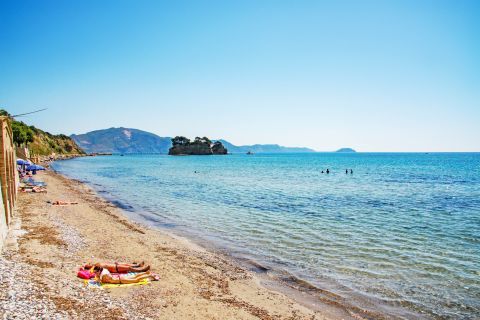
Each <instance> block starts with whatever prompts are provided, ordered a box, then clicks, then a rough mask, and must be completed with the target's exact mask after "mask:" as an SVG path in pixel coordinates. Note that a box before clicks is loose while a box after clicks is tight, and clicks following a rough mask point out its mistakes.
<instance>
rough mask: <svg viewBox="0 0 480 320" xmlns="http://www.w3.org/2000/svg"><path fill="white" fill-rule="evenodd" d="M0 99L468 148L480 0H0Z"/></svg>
mask: <svg viewBox="0 0 480 320" xmlns="http://www.w3.org/2000/svg"><path fill="white" fill-rule="evenodd" d="M0 107H1V108H5V109H7V110H9V111H10V112H11V113H14V114H15V113H22V112H27V111H30V110H34V109H37V108H43V107H46V108H48V110H47V111H44V112H42V113H38V114H35V115H31V116H29V117H25V118H22V119H23V121H25V122H27V123H29V124H34V125H36V126H38V127H40V128H42V129H44V130H47V131H49V132H52V133H65V134H71V133H84V132H87V131H91V130H96V129H103V128H109V127H118V126H124V127H130V128H138V129H142V130H146V131H151V132H154V133H156V134H159V135H161V136H174V135H185V136H189V137H194V136H197V135H199V136H205V135H206V136H209V137H211V138H224V139H226V140H229V141H231V142H232V143H234V144H253V143H279V144H282V145H287V146H307V147H312V148H314V149H316V150H321V151H326V150H335V149H337V148H340V147H353V148H356V149H358V150H361V151H480V1H464V0H457V1H441V0H436V1H426V0H420V1H281V0H276V1H268V0H265V1H263V0H255V1H249V0H242V1H133V0H132V1H118V0H117V1H60V0H58V1H49V0H44V1H4V0H0Z"/></svg>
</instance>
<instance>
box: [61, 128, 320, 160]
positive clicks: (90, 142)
mask: <svg viewBox="0 0 480 320" xmlns="http://www.w3.org/2000/svg"><path fill="white" fill-rule="evenodd" d="M70 137H71V138H72V139H73V140H74V141H75V142H76V143H77V144H78V145H79V146H80V147H81V148H82V149H83V150H84V151H85V152H87V153H120V154H122V153H125V154H127V153H160V154H167V153H168V150H169V149H170V147H171V146H172V141H171V138H170V137H159V136H157V135H156V134H153V133H150V132H146V131H142V130H138V129H131V128H122V127H121V128H110V129H103V130H95V131H91V132H87V133H84V134H72V135H71V136H70ZM218 141H221V142H222V144H223V145H224V146H225V147H226V148H227V150H228V152H229V153H247V152H252V153H287V152H315V150H313V149H309V148H291V147H283V146H280V145H278V144H255V145H249V146H236V145H233V144H231V143H230V142H228V141H226V140H223V139H219V140H218Z"/></svg>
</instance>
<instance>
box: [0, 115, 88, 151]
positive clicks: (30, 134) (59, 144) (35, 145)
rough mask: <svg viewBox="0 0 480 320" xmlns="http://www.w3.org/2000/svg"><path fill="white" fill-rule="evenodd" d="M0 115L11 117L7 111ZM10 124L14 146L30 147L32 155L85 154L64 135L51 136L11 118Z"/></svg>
mask: <svg viewBox="0 0 480 320" xmlns="http://www.w3.org/2000/svg"><path fill="white" fill-rule="evenodd" d="M0 115H1V116H8V117H10V114H9V113H8V112H7V111H5V110H0ZM10 123H11V126H12V133H13V142H14V144H15V145H16V146H18V147H28V149H29V150H30V154H31V155H41V156H47V155H51V154H52V153H55V154H62V155H68V154H84V153H85V152H84V151H83V150H82V149H81V148H80V147H79V146H78V145H77V144H76V143H75V141H73V140H72V139H71V138H70V137H68V136H66V135H64V134H57V135H55V134H51V133H49V132H45V131H43V130H41V129H38V128H36V127H34V126H29V125H27V124H25V123H24V122H22V121H17V120H15V119H13V118H11V117H10Z"/></svg>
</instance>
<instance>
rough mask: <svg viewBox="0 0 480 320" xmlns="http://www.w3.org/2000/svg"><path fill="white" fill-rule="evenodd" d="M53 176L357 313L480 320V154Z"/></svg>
mask: <svg viewBox="0 0 480 320" xmlns="http://www.w3.org/2000/svg"><path fill="white" fill-rule="evenodd" d="M54 168H55V169H57V170H58V171H60V172H62V173H64V174H67V175H68V176H71V177H73V178H75V179H79V180H82V181H88V182H89V183H91V184H95V185H94V187H95V188H96V189H98V190H102V191H103V192H104V194H105V195H106V196H107V198H110V199H115V201H118V205H119V206H121V207H123V208H124V209H126V210H128V211H129V214H130V215H131V216H132V217H136V218H139V219H143V221H147V222H148V223H150V224H152V225H156V226H158V227H164V228H170V229H172V230H173V231H174V232H179V233H183V234H184V235H188V236H191V237H196V238H197V239H199V240H205V241H208V242H210V243H214V244H215V245H216V246H217V247H218V248H223V249H225V250H228V252H230V253H232V254H233V255H234V256H236V257H242V259H244V260H248V261H255V263H254V264H251V265H252V269H253V270H255V271H258V272H260V273H268V274H269V275H276V276H278V278H279V280H282V279H283V280H282V281H284V282H285V283H290V284H291V286H292V287H295V286H298V287H302V288H303V289H304V290H307V291H309V292H310V291H315V290H318V291H319V292H322V290H324V291H328V292H330V293H331V294H332V295H335V296H338V297H340V298H339V299H338V301H340V300H341V301H344V302H345V301H347V300H348V301H349V303H350V304H351V306H352V308H359V309H362V310H363V309H367V310H369V312H372V314H376V312H380V313H383V314H386V315H391V316H396V317H401V318H412V317H413V315H414V314H415V315H416V316H418V317H420V318H422V317H425V318H455V319H462V318H463V319H473V318H478V317H480V280H479V279H480V278H479V276H480V273H479V271H478V270H480V240H479V239H480V154H455V153H452V154H329V153H324V154H321V153H320V154H289V155H254V156H243V155H232V156H224V157H220V156H213V157H195V156H192V157H169V156H160V155H158V156H154V155H148V156H147V155H145V156H140V155H138V156H128V155H127V156H125V157H119V156H112V157H97V158H79V159H74V160H68V161H61V162H56V163H55V164H54ZM326 168H329V169H330V170H331V172H332V173H331V174H329V175H327V174H322V173H321V170H325V169H326ZM346 168H348V169H350V168H352V169H353V171H354V174H345V169H346ZM292 283H295V285H293V284H292ZM300 284H301V285H300ZM310 286H311V287H310ZM313 288H316V289H315V290H313ZM315 292H317V291H315ZM325 295H326V293H322V296H323V298H322V299H326V298H325V297H324V296H325ZM338 301H337V302H338ZM402 310H403V311H402ZM412 312H414V313H412Z"/></svg>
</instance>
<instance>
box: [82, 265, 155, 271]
mask: <svg viewBox="0 0 480 320" xmlns="http://www.w3.org/2000/svg"><path fill="white" fill-rule="evenodd" d="M92 267H94V268H95V271H97V270H99V269H107V270H108V271H110V272H115V273H127V272H145V271H148V270H150V266H146V265H145V264H144V263H143V262H142V263H140V264H138V263H117V262H115V263H95V264H91V263H87V264H86V265H85V266H84V268H85V269H87V270H88V269H90V268H92Z"/></svg>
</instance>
